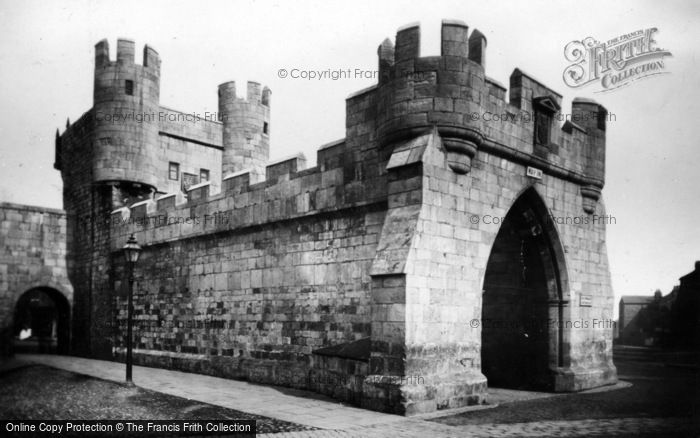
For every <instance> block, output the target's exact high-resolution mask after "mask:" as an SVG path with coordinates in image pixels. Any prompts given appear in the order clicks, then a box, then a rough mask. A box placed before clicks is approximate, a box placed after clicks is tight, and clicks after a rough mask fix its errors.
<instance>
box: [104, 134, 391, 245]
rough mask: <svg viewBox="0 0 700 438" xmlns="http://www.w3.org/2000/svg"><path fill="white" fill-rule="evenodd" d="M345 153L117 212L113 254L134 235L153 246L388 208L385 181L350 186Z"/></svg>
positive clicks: (330, 149)
mask: <svg viewBox="0 0 700 438" xmlns="http://www.w3.org/2000/svg"><path fill="white" fill-rule="evenodd" d="M344 152H345V143H343V142H335V143H333V144H329V145H327V146H324V147H322V148H320V149H319V150H318V152H317V163H318V165H317V166H315V167H311V168H306V158H305V157H304V155H303V154H297V155H294V156H292V157H288V158H283V159H279V160H276V161H274V162H271V163H268V164H267V165H266V167H265V174H266V178H265V179H264V180H262V181H258V182H253V181H252V180H251V175H252V172H251V170H248V169H246V170H243V171H240V172H237V173H234V174H230V175H228V176H226V177H224V179H223V182H222V185H221V190H217V189H215V188H214V187H213V186H212V184H211V182H209V181H206V182H203V183H200V184H197V185H194V186H191V187H189V188H188V189H187V192H186V196H185V197H180V196H179V194H177V193H169V194H165V195H162V196H160V197H159V198H157V199H148V200H145V201H140V202H137V203H135V204H133V205H131V206H130V207H122V208H119V209H117V210H115V211H114V212H113V213H112V219H111V226H112V230H113V232H112V235H113V236H114V238H113V239H112V248H113V249H115V250H116V249H118V248H120V247H121V246H122V245H123V244H124V242H125V241H126V238H128V236H129V235H131V234H132V233H135V234H136V235H137V238H138V239H139V241H140V242H144V243H145V244H147V245H153V244H157V243H159V242H163V241H171V240H177V239H184V238H189V237H193V236H200V235H207V234H211V233H216V232H221V231H223V230H234V229H239V228H246V227H250V226H261V225H266V224H269V223H274V222H277V221H280V220H286V219H291V218H302V217H305V216H308V215H313V214H323V213H330V212H334V211H341V210H344V209H347V208H358V207H361V206H364V205H370V204H374V203H377V202H384V201H385V199H386V187H387V186H386V181H385V178H386V177H385V176H374V177H371V178H367V179H366V180H365V181H363V184H362V185H361V186H358V185H357V184H351V185H347V184H346V182H345V179H344V173H343V172H344V170H343V165H344V162H343V160H342V157H343V155H344ZM215 217H216V219H214V218H215ZM205 218H206V219H205Z"/></svg>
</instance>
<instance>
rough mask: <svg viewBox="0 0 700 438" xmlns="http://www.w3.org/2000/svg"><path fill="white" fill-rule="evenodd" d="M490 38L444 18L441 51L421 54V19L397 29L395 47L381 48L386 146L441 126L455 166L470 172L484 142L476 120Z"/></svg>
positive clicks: (380, 112)
mask: <svg viewBox="0 0 700 438" xmlns="http://www.w3.org/2000/svg"><path fill="white" fill-rule="evenodd" d="M485 49H486V38H485V37H484V35H483V34H482V33H481V32H479V31H478V30H474V31H472V33H471V35H468V28H467V25H466V24H464V23H463V22H462V21H459V20H443V21H442V32H441V55H440V56H426V57H421V56H420V27H419V25H418V23H415V24H410V25H407V26H404V27H402V28H401V29H399V31H398V32H397V33H396V47H393V46H392V45H391V41H389V40H385V41H384V42H383V43H382V44H381V45H380V46H379V49H378V55H379V78H380V79H379V84H378V92H379V99H378V107H377V110H378V111H377V112H378V118H379V120H378V132H377V136H378V139H379V142H380V144H381V146H382V147H385V146H388V145H391V144H394V143H395V142H397V141H402V140H406V139H409V138H413V137H416V136H417V135H420V134H422V133H425V132H427V131H428V130H429V129H430V128H431V127H432V126H437V129H438V131H439V133H440V136H441V137H442V139H443V142H444V145H445V149H446V150H447V152H448V161H449V165H450V168H452V170H454V171H455V172H457V173H467V172H469V170H470V169H471V160H472V158H473V157H474V155H476V151H477V149H478V147H479V146H480V145H481V143H482V142H483V139H484V137H483V134H482V121H481V120H480V118H476V120H475V119H473V118H472V114H474V113H476V114H479V113H480V112H481V111H480V110H481V105H482V102H483V101H484V99H485V98H486V97H485V93H486V87H485V86H484V78H485V76H484V55H485Z"/></svg>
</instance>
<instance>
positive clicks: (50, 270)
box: [0, 202, 73, 355]
mask: <svg viewBox="0 0 700 438" xmlns="http://www.w3.org/2000/svg"><path fill="white" fill-rule="evenodd" d="M0 248H2V252H0V355H6V354H10V353H11V347H12V339H11V338H12V337H14V336H15V335H17V333H16V329H17V327H15V321H14V317H15V309H16V306H17V302H18V300H19V299H20V297H21V296H22V295H23V294H24V293H26V292H28V291H31V290H33V289H37V288H42V289H50V290H51V291H52V293H53V294H54V295H53V296H52V298H54V299H60V300H63V301H65V302H66V303H68V304H69V305H72V303H73V288H72V286H71V284H70V282H69V281H68V276H67V274H66V213H65V212H64V211H62V210H56V209H51V208H44V207H34V206H28V205H18V204H11V203H8V202H3V203H0ZM66 316H69V315H66ZM61 322H62V323H66V324H67V323H68V322H69V321H61ZM65 335H67V336H69V335H70V333H69V332H68V333H65V334H62V336H65ZM60 341H61V344H59V345H58V347H59V348H60V349H61V350H62V351H63V352H67V351H68V344H67V342H68V339H60ZM64 343H65V345H62V344H64Z"/></svg>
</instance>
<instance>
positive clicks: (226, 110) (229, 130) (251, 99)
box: [219, 81, 272, 182]
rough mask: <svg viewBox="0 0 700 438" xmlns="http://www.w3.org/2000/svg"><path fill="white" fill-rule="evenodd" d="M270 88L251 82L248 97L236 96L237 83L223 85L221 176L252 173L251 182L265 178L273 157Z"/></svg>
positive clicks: (220, 100)
mask: <svg viewBox="0 0 700 438" xmlns="http://www.w3.org/2000/svg"><path fill="white" fill-rule="evenodd" d="M271 94H272V93H271V92H270V89H269V88H267V87H264V88H262V89H261V87H260V84H259V83H257V82H248V88H247V93H246V98H245V99H244V98H239V97H237V96H236V83H235V82H234V81H231V82H226V83H223V84H221V85H219V118H220V120H221V122H222V123H223V127H224V129H223V146H224V153H223V157H222V160H221V163H222V169H221V175H222V176H223V177H225V176H226V175H229V174H232V173H235V172H240V171H242V170H250V173H251V181H255V182H257V181H262V180H263V179H265V165H266V164H267V161H268V159H269V157H270V95H271Z"/></svg>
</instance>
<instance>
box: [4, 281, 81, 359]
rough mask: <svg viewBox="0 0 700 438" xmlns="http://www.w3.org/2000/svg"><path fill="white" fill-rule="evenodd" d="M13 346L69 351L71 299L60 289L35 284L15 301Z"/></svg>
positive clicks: (34, 350) (21, 349)
mask: <svg viewBox="0 0 700 438" xmlns="http://www.w3.org/2000/svg"><path fill="white" fill-rule="evenodd" d="M12 334H13V350H14V351H15V352H18V353H52V354H67V353H68V352H69V349H70V303H69V302H68V299H67V298H66V297H65V296H64V295H63V294H62V293H61V292H60V291H58V290H56V289H54V288H51V287H45V286H40V287H33V288H31V289H29V290H27V291H26V292H24V293H23V294H22V295H20V297H19V299H18V300H17V302H16V303H15V308H14V315H13V332H12Z"/></svg>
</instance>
